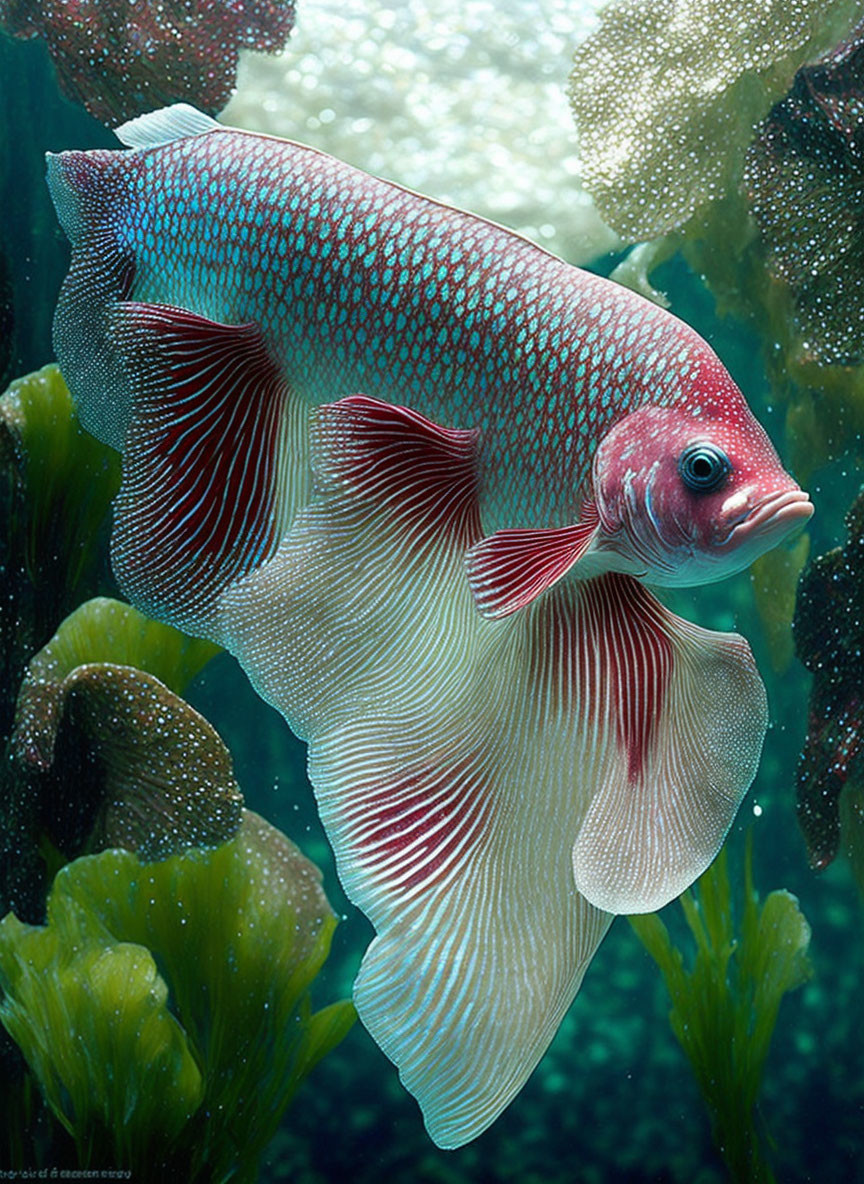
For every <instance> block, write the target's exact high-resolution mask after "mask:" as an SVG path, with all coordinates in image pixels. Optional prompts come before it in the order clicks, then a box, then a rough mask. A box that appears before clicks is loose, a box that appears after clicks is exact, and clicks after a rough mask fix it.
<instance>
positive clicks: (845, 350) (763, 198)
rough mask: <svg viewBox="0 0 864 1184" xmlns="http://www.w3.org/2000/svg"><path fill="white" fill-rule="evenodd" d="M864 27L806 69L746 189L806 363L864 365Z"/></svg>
mask: <svg viewBox="0 0 864 1184" xmlns="http://www.w3.org/2000/svg"><path fill="white" fill-rule="evenodd" d="M862 113H864V24H859V25H858V26H857V27H856V29H855V30H853V32H852V33H851V34H850V35H849V36H848V37H847V38H845V39H844V40H843V41H842V42H841V43H840V45H838V46H837V47H836V48H834V49H833V50H831V52H830V53H828V54H827V55H825V56H824V57H822V58H821V59H820V60H819V61H816V62H812V63H808V64H807V65H805V66H802V67H801V68H800V69H799V70H798V72H797V73H796V75H795V80H794V83H793V85H792V89H791V91H790V93H789V94H788V95H787V96H786V97H785V98H784V99H782V100H781V101H780V102H779V103H777V104H775V106H774V107H773V108H772V109H771V112H770V114H769V115H768V117H767V118H766V119H765V120H764V121H763V122H762V124H761V125H760V126H759V128H758V131H757V134H756V137H755V139H754V141H753V143H752V144H751V145H750V147H749V149H748V152H747V162H746V168H745V172H744V183H745V186H746V188H747V193H748V197H749V201H750V207H751V209H752V211H753V216H754V218H755V219H756V222H757V224H758V226H759V231H760V234H761V236H762V240H763V242H764V244H765V246H766V249H767V252H768V266H769V269H770V270H771V272H772V274H774V275H775V276H777V277H778V278H779V279H781V280H782V281H784V282H785V283H786V284H788V285H789V286H790V288H791V290H792V296H793V301H794V333H795V336H796V337H797V339H798V344H797V350H798V353H799V355H800V357H801V358H802V360H805V361H811V360H817V361H820V362H822V363H824V364H827V365H842V366H852V365H860V364H861V363H862V362H864V209H862V204H861V188H862V184H864V132H862V124H861V116H862Z"/></svg>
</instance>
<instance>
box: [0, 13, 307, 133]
mask: <svg viewBox="0 0 864 1184" xmlns="http://www.w3.org/2000/svg"><path fill="white" fill-rule="evenodd" d="M293 24H294V3H293V0H159V2H154V0H142V2H136V0H78V2H77V3H75V4H69V3H67V2H66V0H46V2H45V3H42V4H33V3H31V2H30V0H0V33H2V32H5V33H7V34H9V35H10V36H12V37H19V38H24V39H29V38H32V37H40V38H42V40H44V42H45V44H46V45H47V47H48V52H49V53H50V55H51V58H52V59H53V61H54V65H55V68H56V70H57V77H58V80H59V82H60V86H61V88H62V90H63V92H64V93H65V94H66V95H67V96H68V97H69V98H71V99H74V100H76V101H77V102H80V103H83V104H84V106H85V107H86V108H87V110H88V111H89V112H90V114H91V115H93V116H95V118H96V119H100V120H102V122H103V123H107V124H109V125H113V124H115V123H118V122H120V121H122V120H123V119H129V118H131V117H132V116H133V115H139V114H140V113H141V112H142V111H148V110H151V109H152V108H154V107H159V106H161V105H162V104H164V103H166V102H172V101H173V100H175V99H188V100H189V101H190V102H193V103H196V104H197V105H198V106H199V107H202V108H204V109H205V110H208V111H211V112H213V113H214V114H215V112H217V111H219V110H221V108H222V107H223V106H224V105H225V103H227V101H228V98H229V96H230V94H231V90H232V88H233V86H234V83H235V80H236V75H237V59H238V55H239V51H240V49H254V50H258V51H261V52H271V53H272V52H276V51H278V50H280V49H282V48H283V46H284V45H285V42H286V41H287V39H288V35H289V33H290V32H291V28H292V26H293Z"/></svg>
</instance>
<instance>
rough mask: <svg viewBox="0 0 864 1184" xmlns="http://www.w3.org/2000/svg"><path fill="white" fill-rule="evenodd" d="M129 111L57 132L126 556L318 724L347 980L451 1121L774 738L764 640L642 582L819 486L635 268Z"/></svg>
mask: <svg viewBox="0 0 864 1184" xmlns="http://www.w3.org/2000/svg"><path fill="white" fill-rule="evenodd" d="M118 134H119V136H120V138H121V139H122V140H123V142H124V143H125V144H127V145H128V146H129V147H131V148H132V149H133V150H132V151H126V152H119V151H118V152H94V153H80V152H68V153H63V154H61V155H60V156H59V157H52V158H49V184H50V186H51V190H52V196H53V198H54V201H55V205H56V207H57V212H58V216H59V217H60V220H61V222H62V224H63V226H64V228H65V230H66V232H67V234H68V236H69V238H70V240H71V243H72V261H71V265H70V269H69V274H68V276H67V278H66V281H65V283H64V286H63V290H62V292H61V296H60V301H59V303H58V308H57V314H56V318H55V344H56V348H57V354H58V359H59V361H60V363H61V366H62V368H63V371H64V373H65V375H66V377H67V380H68V381H69V384H70V388H71V389H72V391H73V394H74V395H75V397H76V400H77V401H78V406H79V410H80V413H81V416H82V420H83V422H84V423H85V425H86V426H87V427H88V428H89V429H90V430H91V431H93V432H94V433H96V434H97V435H99V436H100V437H101V438H103V439H105V440H107V441H108V442H109V443H112V444H113V445H114V446H116V447H118V448H120V449H122V450H123V453H124V461H123V464H124V476H123V484H122V487H121V491H120V494H119V496H118V499H117V503H116V506H115V520H114V532H113V536H112V558H113V562H114V566H115V571H116V573H117V576H118V579H119V581H120V583H121V586H122V587H123V589H124V591H125V592H126V594H127V596H128V597H129V598H130V599H131V600H133V601H134V602H135V603H136V604H138V605H139V606H140V607H142V608H144V609H145V610H146V611H149V612H150V613H151V614H153V615H156V616H160V617H162V618H164V619H166V620H170V621H172V622H174V623H176V624H179V625H181V626H183V627H185V628H186V629H188V630H189V631H191V632H195V633H199V634H203V635H207V636H210V637H212V638H214V639H216V640H218V641H220V642H221V643H222V644H223V645H225V646H226V647H227V648H228V649H230V650H231V651H232V652H233V653H234V654H235V655H236V656H237V658H238V659H239V661H240V663H241V665H242V666H243V667H244V669H245V670H246V671H247V673H248V675H249V677H250V679H251V680H252V682H253V684H254V685H255V687H256V689H257V690H258V691H259V693H260V694H261V695H262V697H264V698H265V699H267V700H268V701H269V702H270V703H272V704H273V705H274V706H275V707H277V708H278V709H279V710H280V711H281V712H282V713H283V715H284V717H285V718H286V720H287V721H288V723H289V724H290V726H291V727H292V728H293V729H294V730H295V731H296V732H297V734H298V735H300V736H302V737H304V738H305V739H306V740H307V741H308V743H309V773H310V779H311V781H312V784H313V787H314V789H315V793H316V797H317V800H318V804H319V808H320V811H321V817H322V820H323V822H324V825H325V827H326V829H327V833H328V835H329V837H330V839H331V842H332V843H333V847H334V851H335V855H336V861H337V868H338V871H339V875H340V877H341V879H342V881H343V884H344V885H345V889H346V892H347V893H348V895H349V896H350V898H351V899H352V900H353V901H354V902H355V903H356V904H357V905H358V907H360V908H361V909H362V910H363V911H364V912H365V913H366V915H367V916H368V917H369V918H370V919H371V921H372V923H373V925H374V926H375V929H376V937H375V940H374V941H373V942H372V943H371V945H370V946H369V949H368V950H367V952H366V954H365V956H364V959H363V963H362V966H361V968H360V972H359V974H358V978H357V982H356V985H355V1001H356V1003H357V1008H358V1012H359V1014H360V1017H361V1019H362V1020H363V1022H364V1024H365V1025H366V1026H367V1028H368V1029H369V1031H370V1032H371V1033H372V1035H373V1036H374V1038H375V1039H376V1040H377V1041H378V1043H379V1044H380V1046H381V1048H382V1049H383V1050H384V1051H385V1052H386V1054H387V1055H388V1056H389V1057H390V1058H391V1059H392V1060H393V1061H394V1062H395V1063H396V1065H397V1066H398V1068H399V1071H400V1076H401V1078H402V1080H403V1082H404V1084H405V1086H406V1088H408V1089H409V1090H410V1091H411V1092H412V1093H413V1094H414V1095H415V1096H416V1098H417V1100H418V1102H419V1103H420V1106H421V1108H422V1111H423V1116H424V1120H425V1122H426V1125H427V1128H428V1130H429V1132H430V1134H431V1136H432V1137H433V1138H434V1139H435V1141H436V1142H437V1143H439V1144H440V1145H441V1146H444V1147H455V1146H459V1145H460V1144H462V1143H465V1142H466V1141H467V1140H469V1139H471V1138H474V1137H475V1136H476V1135H478V1134H479V1133H480V1132H481V1131H482V1130H483V1129H485V1128H486V1127H487V1126H488V1125H489V1123H491V1122H492V1121H493V1120H494V1119H495V1118H496V1117H497V1115H498V1114H500V1112H501V1111H502V1110H503V1108H504V1107H505V1106H506V1105H507V1104H508V1103H509V1102H510V1101H511V1100H512V1098H513V1097H514V1095H515V1094H516V1093H517V1092H518V1090H519V1089H520V1088H521V1086H522V1084H523V1083H524V1081H525V1080H526V1078H527V1077H528V1075H529V1074H530V1073H531V1071H532V1069H533V1068H534V1066H535V1065H536V1064H537V1062H538V1060H539V1059H540V1057H541V1056H542V1055H543V1052H544V1050H545V1048H546V1047H547V1045H548V1043H549V1041H550V1040H551V1039H552V1036H553V1035H554V1033H555V1031H556V1029H557V1026H558V1024H559V1023H560V1021H561V1018H562V1017H563V1015H564V1013H565V1012H566V1010H567V1008H568V1007H569V1005H570V1003H571V1001H572V999H573V997H574V995H575V994H576V992H577V990H578V988H579V985H580V983H581V981H582V977H583V975H584V973H585V971H586V969H587V967H588V965H589V963H590V961H591V959H592V957H593V955H594V953H595V951H596V949H597V947H598V946H599V943H600V941H601V940H602V937H603V935H604V933H605V932H606V930H607V929H608V926H609V924H610V922H611V919H612V915H613V914H614V913H622V912H637V911H646V910H650V909H653V908H657V907H659V906H661V905H662V904H664V903H666V902H667V901H668V900H670V899H672V898H673V897H674V896H675V895H677V894H678V893H679V892H681V891H682V890H683V889H684V888H685V887H686V886H687V885H688V884H689V883H691V882H692V881H693V880H694V879H695V878H696V876H697V875H699V874H700V872H701V871H702V870H703V869H704V868H705V867H706V866H707V864H708V863H709V862H710V861H711V859H712V858H713V857H714V855H715V854H716V852H717V851H718V849H719V847H720V845H721V843H722V842H723V838H724V836H725V834H726V832H727V830H728V828H729V826H730V824H731V822H732V819H733V817H734V814H735V811H736V809H737V806H738V804H739V803H740V801H741V799H742V797H743V795H744V793H745V792H746V790H747V788H748V786H749V785H750V783H751V781H752V778H753V776H754V774H755V771H756V766H757V763H758V758H759V753H760V750H761V744H762V739H763V735H764V732H765V727H766V722H767V714H766V704H765V696H764V690H763V688H762V684H761V681H760V679H759V676H758V673H757V672H756V670H755V667H754V664H753V661H752V656H751V654H750V651H749V648H748V646H747V644H746V642H745V641H744V640H743V639H742V638H740V637H737V636H735V635H733V634H719V633H712V632H709V631H707V630H703V629H699V628H697V627H696V626H693V625H691V624H689V623H688V622H686V621H682V620H681V619H680V618H678V617H676V616H675V615H674V614H672V613H670V612H668V611H667V610H666V609H665V608H663V606H662V605H661V604H660V603H659V602H658V601H657V600H656V599H655V598H654V597H653V596H652V594H651V593H650V592H649V591H648V590H647V589H646V588H645V587H644V586H643V584H642V583H641V582H640V581H641V580H643V579H644V580H646V582H649V583H650V582H652V580H653V581H654V582H660V583H674V582H684V583H687V582H700V581H704V580H706V579H716V578H718V576H719V575H722V574H726V573H728V572H729V571H731V570H735V569H736V568H740V567H742V566H744V565H746V563H747V562H749V561H750V559H751V558H753V557H755V556H756V555H757V554H759V553H760V552H761V551H762V550H765V549H766V548H767V547H768V546H771V545H773V542H774V541H776V539H777V538H779V537H780V536H781V535H782V534H783V533H785V532H786V530H788V529H789V527H790V526H791V525H793V524H794V520H796V519H797V520H799V521H800V520H801V519H802V517H804V516H806V514H807V513H809V503H808V502H807V499H806V495H804V494H803V493H802V491H801V490H799V489H798V487H797V486H796V485H795V483H794V481H792V479H791V478H790V477H789V476H788V475H787V474H785V473H784V472H783V470H782V466H781V465H780V463H779V460H778V458H777V456H776V454H775V453H774V450H773V448H772V446H771V444H770V442H769V441H768V440H767V437H766V436H765V434H764V432H763V431H762V430H761V428H760V427H759V425H758V424H757V423H756V421H755V420H754V419H753V417H752V415H751V414H750V412H749V410H748V409H747V406H746V403H745V401H744V399H743V396H742V395H741V393H740V391H738V389H737V387H735V385H734V383H733V382H732V380H731V378H730V377H729V375H728V374H727V373H726V371H725V369H724V368H723V366H722V365H721V363H720V362H719V360H718V359H717V358H716V356H715V355H714V354H713V353H712V351H711V350H710V349H709V348H708V347H707V346H706V345H705V343H704V342H702V341H701V340H700V339H699V338H698V336H697V335H696V334H695V333H694V332H693V331H692V330H691V329H689V328H688V327H687V326H686V325H684V324H683V323H682V322H680V321H678V320H676V319H675V318H673V317H671V316H670V315H669V314H667V313H665V312H664V311H662V310H661V309H659V308H656V307H654V306H653V305H651V304H649V303H648V302H646V301H645V300H643V299H641V298H640V297H639V296H636V295H634V294H633V293H630V292H627V291H624V290H623V289H621V288H618V287H617V286H615V285H613V284H611V283H609V282H608V281H606V280H602V279H599V278H597V277H594V276H592V275H590V274H588V273H586V272H583V271H579V270H577V269H576V268H573V267H569V266H568V265H567V264H565V263H563V262H562V261H560V260H558V259H555V258H553V257H552V256H550V255H549V254H547V253H546V252H544V251H542V250H541V249H540V248H538V247H536V246H534V245H533V244H531V243H529V242H527V241H526V240H524V239H522V238H520V237H519V236H518V235H515V234H513V233H511V232H509V231H507V230H504V229H502V228H500V227H497V226H494V225H491V224H490V223H488V222H486V221H484V220H482V219H480V218H476V217H473V216H472V215H470V214H467V213H463V212H461V211H458V210H454V209H451V208H450V207H447V206H444V205H441V204H440V203H438V202H435V201H431V200H429V199H427V198H423V197H421V196H419V195H417V194H413V193H410V192H407V191H406V190H404V189H402V188H400V187H398V186H396V185H392V184H389V183H387V182H384V181H379V180H376V179H374V178H372V177H369V176H367V175H365V174H363V173H361V172H359V171H357V170H356V169H353V168H350V167H349V166H347V165H344V164H341V163H339V162H338V161H335V160H333V159H331V158H330V157H327V156H325V155H324V154H322V153H320V152H317V151H315V150H314V149H311V148H304V147H301V146H298V145H296V144H292V143H288V142H286V141H281V140H276V139H273V138H271V137H265V136H258V135H254V134H252V133H245V132H238V131H232V130H229V129H223V128H221V127H220V126H219V125H218V124H216V123H215V122H214V121H212V120H209V119H208V118H207V117H205V116H202V115H200V114H199V113H197V112H195V111H194V110H192V109H190V108H185V107H183V106H179V107H174V108H170V109H167V110H165V111H162V112H154V113H153V114H151V115H147V116H143V117H141V119H139V120H135V121H133V122H132V123H131V124H129V125H124V127H123V128H121V129H120V130H119V132H118ZM478 609H479V610H480V611H478Z"/></svg>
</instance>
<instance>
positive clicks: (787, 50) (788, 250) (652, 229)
mask: <svg viewBox="0 0 864 1184" xmlns="http://www.w3.org/2000/svg"><path fill="white" fill-rule="evenodd" d="M860 19H861V13H860V6H859V5H858V4H857V3H849V2H847V0H831V2H829V3H821V2H818V0H802V2H800V3H795V4H781V3H773V2H772V3H770V4H767V5H765V4H744V5H740V4H739V5H735V6H734V7H728V6H722V5H713V4H709V5H708V6H707V8H706V6H705V5H702V4H697V3H691V2H690V0H688V2H687V3H684V4H675V5H673V4H671V3H666V2H655V0H619V2H613V3H611V4H609V5H608V6H606V7H605V8H604V9H603V10H602V12H601V14H600V20H599V25H598V28H597V30H596V31H595V32H594V33H592V34H591V35H590V36H589V37H588V38H586V39H585V40H584V41H583V42H582V43H581V44H580V45H579V47H578V48H577V51H576V59H575V60H576V67H575V69H574V72H573V75H572V78H571V83H570V95H571V100H572V105H573V111H574V116H575V119H576V123H577V127H578V131H579V137H580V144H581V148H582V153H583V155H584V158H585V173H584V181H585V187H586V189H588V191H589V192H590V193H591V194H592V196H593V197H594V199H595V201H596V202H597V205H598V208H599V209H600V212H601V213H602V214H603V216H604V217H605V218H606V219H607V220H608V221H609V223H610V225H611V226H612V227H613V228H615V229H616V230H618V231H619V233H620V234H621V235H622V237H623V239H624V241H625V242H628V243H634V244H637V245H635V246H634V247H633V249H632V250H631V251H630V253H629V255H628V256H627V257H626V258H625V259H624V261H623V262H622V263H621V264H620V265H619V267H618V268H617V269H616V270H615V272H614V273H613V275H614V277H615V278H616V279H619V280H620V281H621V282H622V283H626V284H628V285H629V286H631V287H633V288H635V289H637V290H638V291H640V292H642V293H643V294H644V295H648V296H650V297H651V298H652V299H655V300H657V301H658V302H660V303H662V302H663V299H664V298H663V294H662V292H659V291H657V290H656V288H655V287H654V283H653V281H652V275H653V273H654V271H655V270H656V269H657V268H658V267H659V265H660V264H662V263H664V262H665V261H666V260H667V259H669V258H670V256H672V255H674V254H675V253H676V252H680V255H681V256H682V257H683V259H684V260H685V261H686V263H687V264H688V265H689V266H690V268H691V269H692V270H693V271H694V272H695V273H696V274H697V275H699V276H700V277H702V279H703V280H704V281H705V282H706V283H707V285H708V287H709V288H710V290H711V292H712V294H713V296H714V298H715V301H716V305H717V310H718V312H719V313H720V314H721V315H725V314H727V313H732V314H734V315H735V316H736V317H738V318H739V319H740V320H741V321H743V322H744V323H746V324H747V325H748V327H750V328H751V329H753V328H755V329H756V330H757V331H758V332H759V334H760V336H761V338H762V342H763V361H764V365H765V368H766V371H767V374H768V377H769V380H770V384H771V395H772V398H773V400H775V401H776V402H778V403H782V405H784V406H785V408H786V429H787V439H788V446H789V452H790V461H791V463H792V467H793V470H794V471H795V472H796V473H798V474H800V475H801V476H802V478H806V476H807V475H808V474H809V473H810V472H812V470H813V468H814V467H815V466H816V465H819V464H820V463H822V462H824V461H826V460H829V459H832V458H834V457H836V456H838V455H839V454H840V453H842V452H843V451H844V450H846V449H848V448H850V447H851V448H853V449H858V447H859V444H858V441H859V439H860V438H861V435H860V433H861V431H862V428H864V368H862V367H860V366H855V367H854V368H852V369H850V368H849V367H848V365H846V364H844V363H848V362H852V361H854V359H855V357H856V353H857V351H859V349H860V348H861V347H860V343H861V341H862V339H864V334H862V325H864V288H862V284H861V282H860V275H859V274H858V273H859V272H860V267H859V263H860V260H861V257H862V255H861V245H860V243H861V230H860V227H859V225H858V224H859V221H860V210H859V208H858V207H859V205H860V203H859V202H858V193H859V191H860V174H861V162H860V154H861V147H860V144H859V138H860V137H859V132H858V131H857V130H856V128H857V123H858V115H857V112H859V111H860V104H861V83H860V78H859V74H860V54H859V50H858V48H857V44H858V40H859V35H858V34H857V33H856V32H855V31H854V28H855V26H856V25H857V23H858V22H859V21H860ZM706 20H708V21H710V27H711V36H710V37H706V36H704V30H705V28H706ZM598 112H599V118H598V117H597V115H598ZM642 240H648V241H642Z"/></svg>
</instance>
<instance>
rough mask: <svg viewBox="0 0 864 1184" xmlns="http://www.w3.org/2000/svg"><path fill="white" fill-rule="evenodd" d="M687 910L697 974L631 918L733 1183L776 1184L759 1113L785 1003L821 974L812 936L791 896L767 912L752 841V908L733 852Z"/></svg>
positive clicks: (778, 894) (685, 901)
mask: <svg viewBox="0 0 864 1184" xmlns="http://www.w3.org/2000/svg"><path fill="white" fill-rule="evenodd" d="M736 904H737V906H738V910H739V916H738V918H737V925H736V917H735V910H736ZM680 905H681V909H682V911H683V914H684V917H685V919H686V922H687V927H688V929H689V931H690V934H691V936H692V938H693V941H694V943H695V953H694V955H693V957H692V961H691V962H690V965H689V966H687V965H686V964H685V958H684V953H683V952H682V950H681V949H680V948H679V947H678V946H676V945H675V944H674V943H673V940H672V937H671V935H670V932H669V930H668V929H667V927H666V925H665V924H664V923H663V921H662V920H661V919H660V917H659V916H657V915H656V914H651V915H646V916H640V917H630V918H629V920H630V924H631V926H632V927H633V930H634V932H635V933H636V936H637V937H638V938H639V940H640V941H641V942H642V944H643V946H644V947H645V949H646V950H647V951H648V953H649V954H650V955H651V957H652V958H653V959H654V961H655V962H656V963H657V965H658V966H659V968H660V971H661V973H662V975H663V980H664V982H665V984H666V987H667V990H668V991H669V997H670V1000H671V1003H672V1009H671V1011H670V1013H669V1023H670V1025H671V1027H672V1031H673V1032H674V1034H675V1038H676V1039H677V1041H678V1043H679V1044H680V1045H681V1048H682V1049H683V1051H684V1053H685V1055H686V1057H687V1060H688V1061H689V1062H690V1067H691V1068H692V1070H693V1073H694V1076H695V1077H696V1081H697V1082H698V1085H699V1089H700V1091H701V1093H702V1097H703V1099H704V1101H705V1105H706V1107H707V1109H708V1113H709V1115H710V1118H711V1127H712V1132H713V1135H714V1141H715V1143H716V1145H717V1148H718V1150H719V1151H720V1154H721V1155H722V1157H723V1159H724V1161H725V1163H726V1166H727V1167H728V1169H729V1174H730V1177H731V1179H732V1181H734V1184H770V1182H772V1181H773V1179H774V1177H773V1174H772V1171H771V1168H770V1165H769V1163H768V1160H767V1158H766V1147H770V1139H769V1138H768V1136H767V1134H766V1133H765V1130H764V1125H763V1124H762V1123H761V1122H759V1123H757V1116H756V1104H757V1099H758V1096H759V1089H760V1086H761V1082H762V1075H763V1070H764V1067H765V1060H766V1058H767V1056H768V1051H769V1048H770V1045H771V1038H772V1036H773V1033H774V1028H775V1025H776V1022H777V1015H778V1011H779V1008H780V1003H781V1002H782V999H783V996H784V995H785V994H786V993H787V992H788V991H792V990H794V989H795V988H796V987H798V986H800V985H801V984H802V983H803V982H805V981H806V979H807V978H808V977H809V976H810V974H811V966H810V962H809V959H808V955H807V950H808V946H809V942H810V926H809V925H808V923H807V921H806V919H805V917H804V916H803V914H802V913H801V910H800V909H799V907H798V902H797V900H796V898H795V897H794V896H793V895H792V894H791V893H790V892H787V891H786V890H785V889H778V890H775V891H774V892H771V893H769V895H768V896H767V897H766V898H765V901H764V902H763V903H762V904H761V905H760V902H759V897H758V895H757V894H756V890H755V888H754V886H753V858H752V831H751V832H749V833H748V836H747V848H746V855H745V860H744V877H743V900H742V901H740V902H736V901H734V900H733V895H732V889H731V885H730V880H729V868H728V857H727V848H726V847H724V848H723V850H722V851H721V852H720V854H719V855H718V856H717V858H716V859H715V861H714V863H713V864H712V865H711V867H710V868H708V870H707V871H706V872H704V873H703V875H702V876H701V877H700V878H699V880H698V881H697V882H696V884H695V885H694V887H693V888H692V889H688V890H687V891H686V892H685V893H684V894H683V895H682V896H681V898H680ZM760 1127H761V1130H760Z"/></svg>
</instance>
